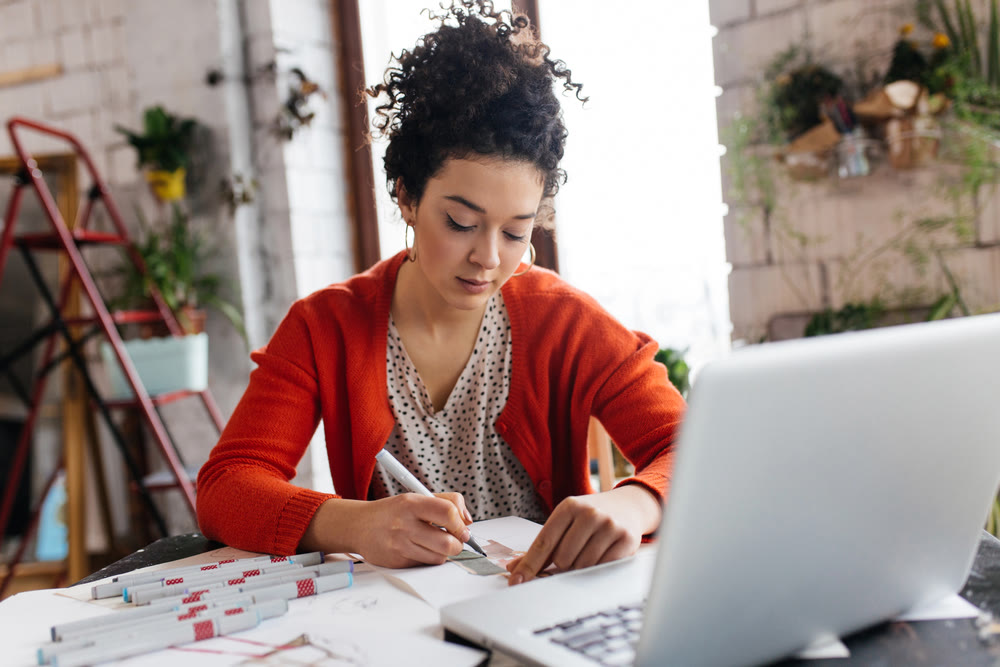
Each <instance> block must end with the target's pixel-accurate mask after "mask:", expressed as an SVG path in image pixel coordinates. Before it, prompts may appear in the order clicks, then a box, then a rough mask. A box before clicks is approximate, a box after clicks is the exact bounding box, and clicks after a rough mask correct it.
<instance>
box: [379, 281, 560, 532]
mask: <svg viewBox="0 0 1000 667" xmlns="http://www.w3.org/2000/svg"><path fill="white" fill-rule="evenodd" d="M479 334H480V335H479V339H478V340H477V341H476V345H475V348H474V349H473V351H472V355H471V356H470V357H469V361H468V362H467V363H466V365H465V369H464V370H463V371H462V374H461V376H459V378H458V382H457V383H456V384H455V388H454V389H453V390H452V392H451V395H450V396H449V397H448V400H447V402H446V403H445V406H444V408H442V409H441V410H439V411H437V412H435V411H434V406H433V404H432V403H431V397H430V393H429V392H428V391H427V388H426V387H425V386H424V383H423V381H421V379H420V376H419V374H418V373H417V369H416V367H414V365H413V362H412V361H411V360H410V357H409V356H408V355H407V354H406V349H405V348H404V347H403V341H402V340H401V339H400V337H399V332H398V331H397V330H396V325H395V323H394V322H393V320H392V317H391V316H390V317H389V335H388V342H387V344H386V366H387V368H386V370H387V375H388V390H389V404H390V406H391V407H392V412H393V415H394V416H395V418H396V424H395V426H394V427H393V430H392V433H391V434H390V435H389V440H388V442H387V443H386V445H385V448H386V449H388V450H389V451H390V452H391V453H392V454H393V456H395V457H396V458H397V459H399V462H400V463H402V464H403V465H404V466H406V467H407V468H408V469H409V470H410V472H412V473H413V474H414V475H416V477H417V479H419V480H420V481H421V482H423V483H424V485H425V486H427V488H428V489H430V490H431V491H433V492H440V491H457V492H459V493H461V494H462V495H463V496H464V498H465V504H466V506H467V507H468V508H469V512H470V513H471V514H472V518H473V519H474V520H476V521H481V520H483V519H494V518H498V517H502V516H511V515H513V516H520V517H523V518H525V519H531V520H532V521H537V522H539V523H542V522H544V521H545V516H546V513H545V509H544V507H543V505H542V503H541V501H540V500H539V498H538V495H537V494H536V492H535V487H534V484H533V483H532V481H531V478H530V477H529V476H528V473H527V472H525V470H524V466H522V465H521V462H520V461H518V460H517V458H516V457H515V456H514V453H513V452H512V451H511V449H510V445H508V444H507V443H506V442H505V441H504V439H503V438H501V437H500V435H499V434H497V432H496V431H495V430H494V428H493V424H494V423H495V422H496V420H497V417H499V416H500V412H501V411H502V410H503V408H504V406H505V405H506V404H507V395H508V393H509V392H510V373H511V365H510V359H511V345H510V318H509V317H508V315H507V307H506V306H505V305H504V302H503V297H502V296H501V294H500V293H499V292H497V294H495V295H494V296H493V297H492V298H491V299H490V300H489V302H488V303H487V305H486V312H485V314H484V315H483V323H482V326H481V327H480V330H479ZM405 491H406V489H404V488H402V486H400V485H399V484H397V483H396V481H395V480H393V479H392V478H391V477H389V476H388V475H387V474H386V473H385V471H384V470H382V468H381V466H376V467H375V474H374V476H373V479H372V486H371V490H370V492H369V498H371V499H378V498H386V497H388V496H391V495H396V494H398V493H405Z"/></svg>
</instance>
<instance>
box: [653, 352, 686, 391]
mask: <svg viewBox="0 0 1000 667" xmlns="http://www.w3.org/2000/svg"><path fill="white" fill-rule="evenodd" d="M686 352H687V350H684V351H679V350H675V349H673V348H670V347H666V348H663V349H661V350H660V351H659V352H657V353H656V356H654V357H653V359H654V360H655V361H658V362H660V363H661V364H663V365H664V366H666V367H667V376H668V377H669V378H670V383H671V384H673V385H674V386H675V387H676V388H677V391H679V392H680V393H681V396H684V397H687V393H688V389H690V388H691V381H690V378H689V375H690V372H691V369H690V368H688V365H687V362H686V361H684V354H685V353H686Z"/></svg>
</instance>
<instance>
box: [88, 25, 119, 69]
mask: <svg viewBox="0 0 1000 667" xmlns="http://www.w3.org/2000/svg"><path fill="white" fill-rule="evenodd" d="M114 37H115V35H114V31H113V30H112V26H111V24H110V23H105V24H102V25H91V27H90V46H91V54H92V55H93V58H94V61H93V62H94V64H95V65H107V64H110V63H112V62H114V61H115V60H116V53H115V51H116V49H115V47H114ZM119 53H120V51H119Z"/></svg>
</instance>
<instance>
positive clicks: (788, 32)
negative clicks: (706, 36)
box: [714, 9, 806, 88]
mask: <svg viewBox="0 0 1000 667" xmlns="http://www.w3.org/2000/svg"><path fill="white" fill-rule="evenodd" d="M805 30H806V15H805V12H804V11H803V10H801V9H796V10H794V11H789V12H784V13H782V14H775V15H772V16H769V17H767V18H763V19H759V20H756V21H750V22H747V23H740V24H737V25H734V26H732V27H727V28H722V29H720V30H719V34H718V35H716V36H715V40H714V46H715V82H716V83H717V84H718V85H720V86H722V87H723V88H725V87H726V86H729V85H730V84H733V83H739V82H745V81H753V80H757V79H759V78H760V74H761V71H762V70H763V68H764V67H765V66H767V64H768V62H769V61H770V60H771V59H772V58H773V57H774V54H776V53H777V52H779V51H781V50H784V49H786V48H787V47H789V46H790V45H792V44H797V43H800V42H801V41H802V39H803V37H804V35H805Z"/></svg>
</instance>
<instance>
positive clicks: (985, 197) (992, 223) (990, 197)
mask: <svg viewBox="0 0 1000 667" xmlns="http://www.w3.org/2000/svg"><path fill="white" fill-rule="evenodd" d="M979 206H980V211H979V221H978V222H979V224H978V225H977V227H976V240H977V241H978V242H979V243H982V244H995V243H1000V185H993V186H984V187H983V188H982V189H981V191H980V193H979Z"/></svg>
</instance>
